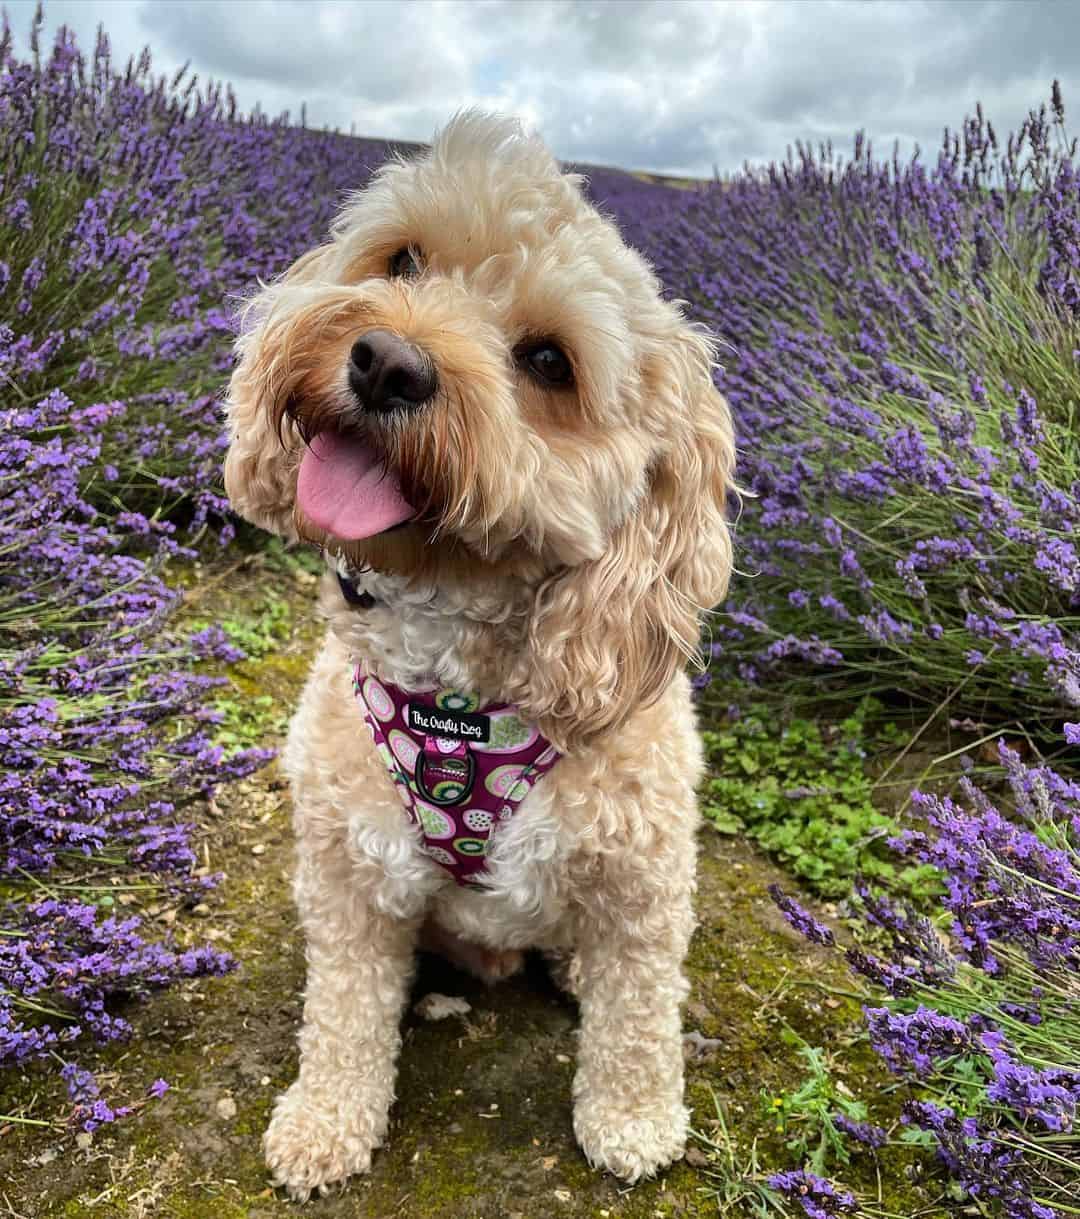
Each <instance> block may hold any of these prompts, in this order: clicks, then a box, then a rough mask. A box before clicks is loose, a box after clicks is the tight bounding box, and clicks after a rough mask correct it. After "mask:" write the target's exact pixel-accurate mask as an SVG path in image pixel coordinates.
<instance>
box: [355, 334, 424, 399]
mask: <svg viewBox="0 0 1080 1219" xmlns="http://www.w3.org/2000/svg"><path fill="white" fill-rule="evenodd" d="M438 385H439V380H438V377H436V375H435V366H434V365H433V364H432V362H431V360H429V359H428V357H427V356H426V355H425V354H424V353H423V352H422V351H421V350H420V348H419V347H414V346H413V345H412V343H406V342H405V340H404V339H402V338H399V337H398V336H397V335H396V334H391V333H390V331H389V330H369V331H368V332H367V334H365V335H362V336H361V337H360V338H358V339H357V340H356V342H355V343H353V345H352V351H350V352H349V386H350V388H351V389H352V391H353V393H354V394H355V395H356V396H357V398H359V400H360V404H361V405H362V406H363V407H364V409H365V410H369V411H392V410H409V409H410V408H411V407H414V406H420V405H421V404H422V403H424V402H426V401H427V400H428V399H429V398H430V397H431V396H432V395H433V394H434V393H435V390H436V389H437V388H438Z"/></svg>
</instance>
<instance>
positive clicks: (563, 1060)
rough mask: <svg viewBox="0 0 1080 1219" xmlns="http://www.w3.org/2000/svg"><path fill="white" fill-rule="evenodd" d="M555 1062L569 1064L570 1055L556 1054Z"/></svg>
mask: <svg viewBox="0 0 1080 1219" xmlns="http://www.w3.org/2000/svg"><path fill="white" fill-rule="evenodd" d="M555 1061H556V1062H561V1063H567V1062H569V1061H570V1055H569V1054H556V1055H555Z"/></svg>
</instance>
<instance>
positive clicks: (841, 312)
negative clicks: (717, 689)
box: [614, 84, 1080, 736]
mask: <svg viewBox="0 0 1080 1219" xmlns="http://www.w3.org/2000/svg"><path fill="white" fill-rule="evenodd" d="M627 203H628V205H620V203H619V200H618V199H615V200H614V206H615V209H616V211H617V212H618V213H619V215H620V218H621V219H622V220H623V221H624V224H625V226H626V228H627V230H628V231H629V232H630V234H631V235H632V237H633V239H634V240H635V241H636V242H637V244H638V245H639V246H641V247H642V248H643V250H644V251H645V252H646V253H647V254H648V255H649V256H650V258H651V259H652V260H653V262H654V263H655V265H656V266H657V268H658V270H659V272H660V275H661V277H662V279H663V280H664V283H665V285H666V287H667V288H668V290H669V291H670V292H672V293H673V294H674V295H677V296H680V297H683V298H685V299H686V300H688V301H689V302H690V303H691V306H692V309H693V312H694V314H695V316H696V317H697V318H698V319H700V320H702V321H704V322H705V323H706V324H707V325H708V327H709V328H710V330H711V331H712V332H713V333H714V334H715V335H716V336H717V337H718V338H719V339H720V340H721V341H722V343H723V347H722V350H721V362H722V364H723V372H722V375H721V377H720V384H721V386H722V388H723V389H724V391H725V393H726V395H727V397H728V399H729V401H730V403H731V406H732V408H733V411H734V413H735V417H736V420H737V431H738V436H739V444H740V464H739V474H740V478H741V481H742V484H743V486H744V487H745V488H746V489H747V490H748V491H750V492H751V493H752V495H753V498H750V497H748V498H746V499H745V501H744V502H743V504H742V506H741V518H740V523H739V531H738V542H739V553H740V564H741V567H742V569H743V571H744V572H745V573H746V575H747V576H748V577H749V578H743V579H740V580H737V581H736V582H735V585H734V590H733V594H734V595H733V599H732V602H731V603H730V604H729V605H728V606H727V607H725V608H726V609H727V610H728V613H727V614H726V615H725V616H724V618H723V619H722V622H721V624H720V625H719V626H718V628H717V640H718V642H717V646H716V647H715V648H714V652H715V653H716V662H715V664H714V673H715V674H717V675H718V676H722V677H724V678H725V679H730V678H738V679H741V680H743V681H749V682H753V683H763V684H768V685H770V686H771V687H773V688H776V687H777V686H778V685H780V684H783V685H785V686H786V687H787V688H788V689H789V690H790V691H791V692H792V693H793V694H801V695H809V696H810V697H811V698H816V697H819V696H820V694H821V691H822V678H823V677H825V678H828V677H829V675H830V674H836V675H838V676H839V677H840V678H841V679H842V687H843V695H844V697H850V696H851V695H852V694H853V693H855V692H856V691H858V690H862V691H901V692H904V693H905V694H907V695H910V696H911V697H913V698H915V699H918V700H920V701H923V702H925V703H927V704H928V705H929V706H931V707H933V706H935V705H938V704H941V703H943V702H945V701H946V700H948V705H949V708H950V713H951V714H953V715H954V716H967V717H970V718H972V719H973V720H975V721H976V722H986V723H988V724H989V725H990V726H991V727H993V726H996V725H999V724H1002V723H1004V722H1009V721H1022V722H1023V724H1024V725H1025V727H1026V728H1028V730H1034V731H1044V732H1048V733H1049V734H1050V735H1051V736H1053V735H1054V734H1056V733H1058V732H1059V731H1060V724H1061V722H1062V720H1063V719H1064V718H1066V717H1067V716H1068V714H1069V713H1070V709H1076V708H1078V707H1080V170H1078V168H1077V164H1076V159H1075V143H1074V144H1072V145H1070V144H1069V143H1068V142H1067V139H1066V135H1065V115H1064V107H1063V104H1062V100H1061V95H1060V91H1059V89H1058V87H1057V85H1056V84H1055V86H1054V96H1053V102H1052V105H1051V107H1050V109H1049V112H1048V111H1047V110H1046V109H1045V108H1044V109H1043V110H1041V111H1039V112H1033V113H1032V114H1031V115H1030V117H1029V118H1028V120H1027V121H1026V122H1025V124H1024V126H1023V128H1022V130H1021V131H1020V133H1019V134H1018V135H1016V136H1010V137H1009V139H1008V141H1007V144H1006V145H1005V146H1004V147H1000V146H999V141H998V138H997V136H996V133H995V132H994V129H993V127H992V125H991V124H990V123H988V122H986V121H985V120H984V118H983V115H982V113H981V111H980V112H979V113H978V116H977V117H976V118H975V119H972V120H968V121H966V122H965V123H964V125H963V128H962V131H961V132H960V133H958V134H955V135H950V134H949V133H948V132H946V136H945V141H944V146H943V148H942V150H941V152H940V154H939V155H938V157H937V160H936V163H935V164H934V165H933V166H932V168H929V169H928V168H926V167H925V166H924V165H923V164H922V162H921V160H920V159H919V158H918V157H916V158H915V159H914V160H912V161H911V162H910V163H907V164H900V163H898V162H897V161H896V160H895V159H894V160H893V162H892V163H887V162H879V161H875V160H874V158H873V155H872V150H871V148H870V146H869V144H867V143H866V142H865V141H863V140H862V138H861V137H859V138H857V139H856V142H855V151H854V157H853V158H852V159H851V160H850V161H849V162H847V163H846V164H844V163H843V162H842V161H841V160H840V158H838V157H835V156H834V155H833V153H832V150H831V149H821V150H820V153H819V154H817V155H815V154H814V153H813V152H812V151H811V150H809V149H807V148H802V147H800V148H799V151H798V156H797V157H789V160H788V161H787V162H786V163H785V164H782V165H780V166H776V165H773V166H770V167H769V168H768V169H767V170H764V171H749V170H748V171H747V172H745V173H743V174H742V175H741V176H739V177H738V178H737V179H735V180H734V181H732V182H730V183H726V184H724V186H723V187H722V188H721V187H719V186H716V187H714V188H713V189H710V190H706V191H703V192H702V191H699V192H693V193H688V194H686V195H684V196H683V197H682V200H681V202H680V203H679V204H678V205H676V206H672V205H670V204H668V205H667V206H664V207H663V208H662V209H661V208H658V207H657V206H656V204H655V202H654V201H653V200H651V199H650V198H648V197H644V196H643V197H639V198H637V199H630V200H628V201H627Z"/></svg>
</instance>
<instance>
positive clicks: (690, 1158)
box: [686, 1147, 709, 1168]
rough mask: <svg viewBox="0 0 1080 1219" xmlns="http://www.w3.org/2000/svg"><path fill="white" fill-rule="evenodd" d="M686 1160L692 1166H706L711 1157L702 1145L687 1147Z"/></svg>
mask: <svg viewBox="0 0 1080 1219" xmlns="http://www.w3.org/2000/svg"><path fill="white" fill-rule="evenodd" d="M686 1162H687V1164H689V1165H690V1167H691V1168H705V1167H706V1166H707V1165H708V1163H709V1157H708V1156H707V1155H706V1154H705V1153H704V1152H703V1151H702V1150H701V1148H700V1147H687V1149H686Z"/></svg>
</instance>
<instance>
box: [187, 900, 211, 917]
mask: <svg viewBox="0 0 1080 1219" xmlns="http://www.w3.org/2000/svg"><path fill="white" fill-rule="evenodd" d="M191 913H192V914H194V915H195V916H196V917H197V918H209V917H210V907H209V906H208V905H207V904H206V902H199V904H198V905H197V906H195V907H193V908H192V911H191Z"/></svg>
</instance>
